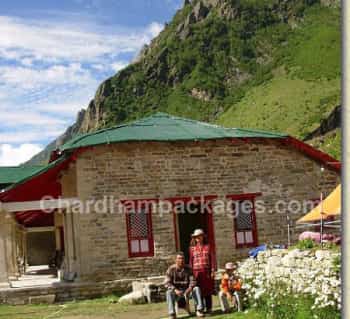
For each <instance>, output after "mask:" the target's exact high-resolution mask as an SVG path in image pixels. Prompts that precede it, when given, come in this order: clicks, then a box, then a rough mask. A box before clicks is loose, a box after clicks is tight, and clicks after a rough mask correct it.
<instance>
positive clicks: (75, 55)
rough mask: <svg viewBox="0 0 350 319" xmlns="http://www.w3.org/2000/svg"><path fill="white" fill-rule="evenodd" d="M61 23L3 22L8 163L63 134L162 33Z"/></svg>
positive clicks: (1, 91)
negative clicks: (104, 83)
mask: <svg viewBox="0 0 350 319" xmlns="http://www.w3.org/2000/svg"><path fill="white" fill-rule="evenodd" d="M62 17H63V16H59V17H56V19H51V20H50V21H40V22H38V21H37V20H35V21H34V20H29V19H24V18H17V17H9V16H0V34H1V35H2V36H1V37H0V57H1V59H0V119H1V127H0V145H1V147H2V154H5V153H4V150H5V151H6V152H7V153H6V154H7V155H6V158H10V157H11V156H10V155H8V154H16V153H15V152H21V151H23V152H24V153H25V154H29V153H30V152H29V151H28V145H35V146H36V147H39V146H38V145H43V144H46V143H47V142H48V141H50V140H52V139H54V138H56V137H58V136H59V135H60V134H62V133H63V132H64V130H65V129H66V128H67V127H68V126H69V125H70V124H72V123H73V122H74V120H75V117H76V115H77V112H78V111H79V110H81V109H82V108H85V107H87V106H88V103H89V102H90V100H91V99H92V98H93V96H94V94H95V91H96V88H97V86H98V84H99V83H100V82H101V81H102V80H103V79H105V78H107V77H109V76H111V75H113V74H114V73H115V72H118V71H119V70H121V69H123V68H124V67H126V66H127V65H128V61H129V60H130V61H131V60H132V58H133V57H134V56H136V54H137V52H138V51H139V50H140V49H141V47H142V46H143V45H144V44H146V43H149V42H150V41H151V39H152V38H153V37H154V36H156V35H157V34H158V33H159V32H160V31H161V30H162V28H163V26H162V25H161V24H159V23H158V22H153V23H151V24H149V25H148V26H146V27H144V28H138V29H130V28H122V27H118V28H114V29H111V28H110V27H106V26H101V25H96V24H95V23H91V22H89V21H88V22H86V21H84V22H80V20H78V19H77V21H79V22H77V23H75V24H73V23H71V22H67V21H63V20H62ZM51 18H52V17H51ZM71 21H72V20H71ZM1 143H6V144H1ZM4 145H6V147H5V146H4ZM11 145H12V146H11ZM15 145H21V146H15ZM22 145H27V146H26V147H25V148H24V146H23V147H22ZM4 147H5V148H4ZM32 150H34V148H32ZM3 156H5V155H2V157H3Z"/></svg>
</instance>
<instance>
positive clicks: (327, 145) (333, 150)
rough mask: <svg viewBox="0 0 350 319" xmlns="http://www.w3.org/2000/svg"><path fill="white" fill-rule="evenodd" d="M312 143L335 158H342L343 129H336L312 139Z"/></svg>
mask: <svg viewBox="0 0 350 319" xmlns="http://www.w3.org/2000/svg"><path fill="white" fill-rule="evenodd" d="M310 144H311V145H313V146H314V147H316V148H319V149H321V150H322V151H324V152H326V153H328V154H330V155H332V156H333V157H334V158H336V159H338V160H340V159H341V131H340V129H336V130H334V131H332V132H330V133H328V134H326V135H325V136H323V137H322V138H316V139H314V140H311V141H310Z"/></svg>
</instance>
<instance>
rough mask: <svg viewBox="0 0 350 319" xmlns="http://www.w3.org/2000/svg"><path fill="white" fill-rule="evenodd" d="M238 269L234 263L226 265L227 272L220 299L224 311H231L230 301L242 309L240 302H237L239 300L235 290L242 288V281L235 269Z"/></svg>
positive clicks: (224, 276) (223, 277)
mask: <svg viewBox="0 0 350 319" xmlns="http://www.w3.org/2000/svg"><path fill="white" fill-rule="evenodd" d="M235 269H236V267H235V265H234V264H233V263H227V264H226V265H225V272H224V274H223V275H222V279H221V285H220V293H219V300H220V306H221V310H222V311H223V312H224V313H227V312H230V302H231V304H233V305H234V306H237V308H238V310H239V311H240V310H241V309H240V304H236V303H237V302H239V300H236V297H235V292H237V291H238V290H240V289H241V281H240V280H239V278H238V277H237V276H236V275H235V273H234V270H235Z"/></svg>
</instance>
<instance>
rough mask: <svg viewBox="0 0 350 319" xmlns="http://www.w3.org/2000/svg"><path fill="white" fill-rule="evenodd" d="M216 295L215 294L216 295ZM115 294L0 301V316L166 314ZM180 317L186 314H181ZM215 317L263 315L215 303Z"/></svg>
mask: <svg viewBox="0 0 350 319" xmlns="http://www.w3.org/2000/svg"><path fill="white" fill-rule="evenodd" d="M215 299H216V298H215ZM117 300H118V298H117V297H115V296H109V297H104V298H98V299H94V300H85V301H75V302H67V303H65V304H54V305H25V306H8V305H0V318H11V319H114V318H118V319H135V318H143V319H159V318H167V315H166V314H167V306H166V304H165V303H156V304H147V305H122V304H119V303H117ZM179 318H188V316H185V315H182V316H180V317H179ZM211 318H215V319H264V318H265V317H264V316H263V315H262V314H261V313H259V312H257V311H254V310H249V311H248V312H247V313H233V314H229V315H223V314H222V313H221V311H220V310H219V309H218V307H216V311H215V314H213V316H211Z"/></svg>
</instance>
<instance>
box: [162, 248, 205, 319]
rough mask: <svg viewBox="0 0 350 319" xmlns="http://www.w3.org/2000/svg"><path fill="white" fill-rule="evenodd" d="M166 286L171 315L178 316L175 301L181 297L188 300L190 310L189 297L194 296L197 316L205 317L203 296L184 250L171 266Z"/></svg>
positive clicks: (178, 254)
mask: <svg viewBox="0 0 350 319" xmlns="http://www.w3.org/2000/svg"><path fill="white" fill-rule="evenodd" d="M165 287H166V288H167V289H168V290H167V292H166V299H167V303H168V310H169V316H170V318H172V319H175V318H176V310H175V303H176V302H178V301H180V300H181V299H183V298H184V299H185V301H186V310H187V312H188V313H189V314H190V310H189V298H190V297H191V296H192V297H193V299H194V302H195V306H196V310H197V312H196V315H197V317H204V315H203V303H202V296H201V292H200V289H199V287H196V281H195V279H194V276H193V273H192V269H191V268H190V267H189V266H186V265H185V257H184V254H183V253H182V252H179V253H177V255H176V260H175V264H174V265H172V266H170V267H169V269H168V270H167V272H166V279H165Z"/></svg>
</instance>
